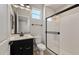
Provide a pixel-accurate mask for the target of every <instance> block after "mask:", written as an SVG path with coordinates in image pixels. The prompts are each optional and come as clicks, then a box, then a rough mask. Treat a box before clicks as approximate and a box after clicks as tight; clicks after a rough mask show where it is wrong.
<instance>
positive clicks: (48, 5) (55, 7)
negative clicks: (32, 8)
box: [45, 4, 69, 11]
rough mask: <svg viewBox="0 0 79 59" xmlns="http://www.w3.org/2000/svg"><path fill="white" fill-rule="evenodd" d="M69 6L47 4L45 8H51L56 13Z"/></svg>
mask: <svg viewBox="0 0 79 59" xmlns="http://www.w3.org/2000/svg"><path fill="white" fill-rule="evenodd" d="M68 5H69V4H46V5H45V6H47V7H49V8H51V9H52V10H54V11H58V10H61V9H62V8H64V7H66V6H68Z"/></svg>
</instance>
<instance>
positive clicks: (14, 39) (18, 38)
mask: <svg viewBox="0 0 79 59" xmlns="http://www.w3.org/2000/svg"><path fill="white" fill-rule="evenodd" d="M33 38H34V37H33V36H32V35H31V34H25V35H24V36H20V35H19V34H14V35H11V36H10V41H16V40H25V39H33Z"/></svg>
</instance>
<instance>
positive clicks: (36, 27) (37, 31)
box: [31, 4, 43, 41]
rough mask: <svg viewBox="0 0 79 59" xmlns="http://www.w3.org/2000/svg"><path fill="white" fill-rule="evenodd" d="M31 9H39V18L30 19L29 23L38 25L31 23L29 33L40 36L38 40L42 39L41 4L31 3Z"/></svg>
mask: <svg viewBox="0 0 79 59" xmlns="http://www.w3.org/2000/svg"><path fill="white" fill-rule="evenodd" d="M31 7H32V9H33V8H34V9H37V10H40V11H41V19H39V20H37V19H31V24H38V25H34V26H32V25H31V34H32V35H34V36H40V40H41V41H43V26H39V25H41V24H42V25H43V4H32V5H31Z"/></svg>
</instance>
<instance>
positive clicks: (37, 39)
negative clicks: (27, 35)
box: [35, 36, 46, 55]
mask: <svg viewBox="0 0 79 59" xmlns="http://www.w3.org/2000/svg"><path fill="white" fill-rule="evenodd" d="M35 42H36V45H37V48H38V49H39V51H40V55H43V54H44V51H45V50H46V47H45V45H44V44H43V43H41V37H40V36H36V37H35Z"/></svg>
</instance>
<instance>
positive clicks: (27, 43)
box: [10, 39, 33, 55]
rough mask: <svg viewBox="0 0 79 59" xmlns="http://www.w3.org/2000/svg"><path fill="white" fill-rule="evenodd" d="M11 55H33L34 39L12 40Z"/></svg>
mask: <svg viewBox="0 0 79 59" xmlns="http://www.w3.org/2000/svg"><path fill="white" fill-rule="evenodd" d="M10 54H11V55H33V39H26V40H18V41H11V42H10Z"/></svg>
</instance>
